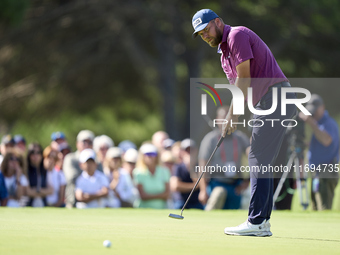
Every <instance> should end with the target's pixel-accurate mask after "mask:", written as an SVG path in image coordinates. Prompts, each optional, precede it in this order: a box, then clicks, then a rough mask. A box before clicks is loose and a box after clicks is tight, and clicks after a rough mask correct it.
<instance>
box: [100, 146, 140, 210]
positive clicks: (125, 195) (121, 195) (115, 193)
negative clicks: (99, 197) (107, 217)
mask: <svg viewBox="0 0 340 255" xmlns="http://www.w3.org/2000/svg"><path fill="white" fill-rule="evenodd" d="M122 153H123V152H122V150H121V149H120V148H118V147H112V148H110V149H109V150H108V151H107V153H106V157H105V161H104V174H105V175H106V177H107V178H108V180H109V182H110V189H109V196H108V207H132V205H133V202H134V194H133V189H134V186H133V184H132V180H131V177H130V175H129V174H128V173H127V172H126V171H124V169H123V168H122Z"/></svg>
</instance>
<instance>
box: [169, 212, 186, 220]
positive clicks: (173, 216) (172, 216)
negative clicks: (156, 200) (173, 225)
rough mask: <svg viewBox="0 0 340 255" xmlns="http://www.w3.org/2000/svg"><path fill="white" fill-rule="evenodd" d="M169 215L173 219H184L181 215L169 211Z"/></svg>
mask: <svg viewBox="0 0 340 255" xmlns="http://www.w3.org/2000/svg"><path fill="white" fill-rule="evenodd" d="M169 217H170V218H173V219H177V220H183V219H184V217H183V216H182V215H178V214H173V213H170V214H169Z"/></svg>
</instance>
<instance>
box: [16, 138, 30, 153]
mask: <svg viewBox="0 0 340 255" xmlns="http://www.w3.org/2000/svg"><path fill="white" fill-rule="evenodd" d="M13 139H14V142H15V147H17V148H18V149H19V150H20V151H21V152H22V153H23V155H26V150H27V148H26V139H25V138H24V137H23V136H22V135H15V136H14V138H13Z"/></svg>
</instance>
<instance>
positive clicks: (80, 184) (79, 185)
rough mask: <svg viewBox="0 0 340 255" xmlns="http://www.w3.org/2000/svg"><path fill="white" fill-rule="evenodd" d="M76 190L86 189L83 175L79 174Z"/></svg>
mask: <svg viewBox="0 0 340 255" xmlns="http://www.w3.org/2000/svg"><path fill="white" fill-rule="evenodd" d="M75 190H84V187H83V182H82V181H81V176H79V177H78V178H77V179H76V188H75Z"/></svg>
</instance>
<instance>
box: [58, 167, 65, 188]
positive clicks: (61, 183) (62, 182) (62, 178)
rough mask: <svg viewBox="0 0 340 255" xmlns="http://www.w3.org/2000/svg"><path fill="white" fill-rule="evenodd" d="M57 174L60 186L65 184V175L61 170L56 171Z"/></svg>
mask: <svg viewBox="0 0 340 255" xmlns="http://www.w3.org/2000/svg"><path fill="white" fill-rule="evenodd" d="M58 174H59V181H60V186H63V185H66V179H65V175H64V173H63V172H61V171H60V172H58Z"/></svg>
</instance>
